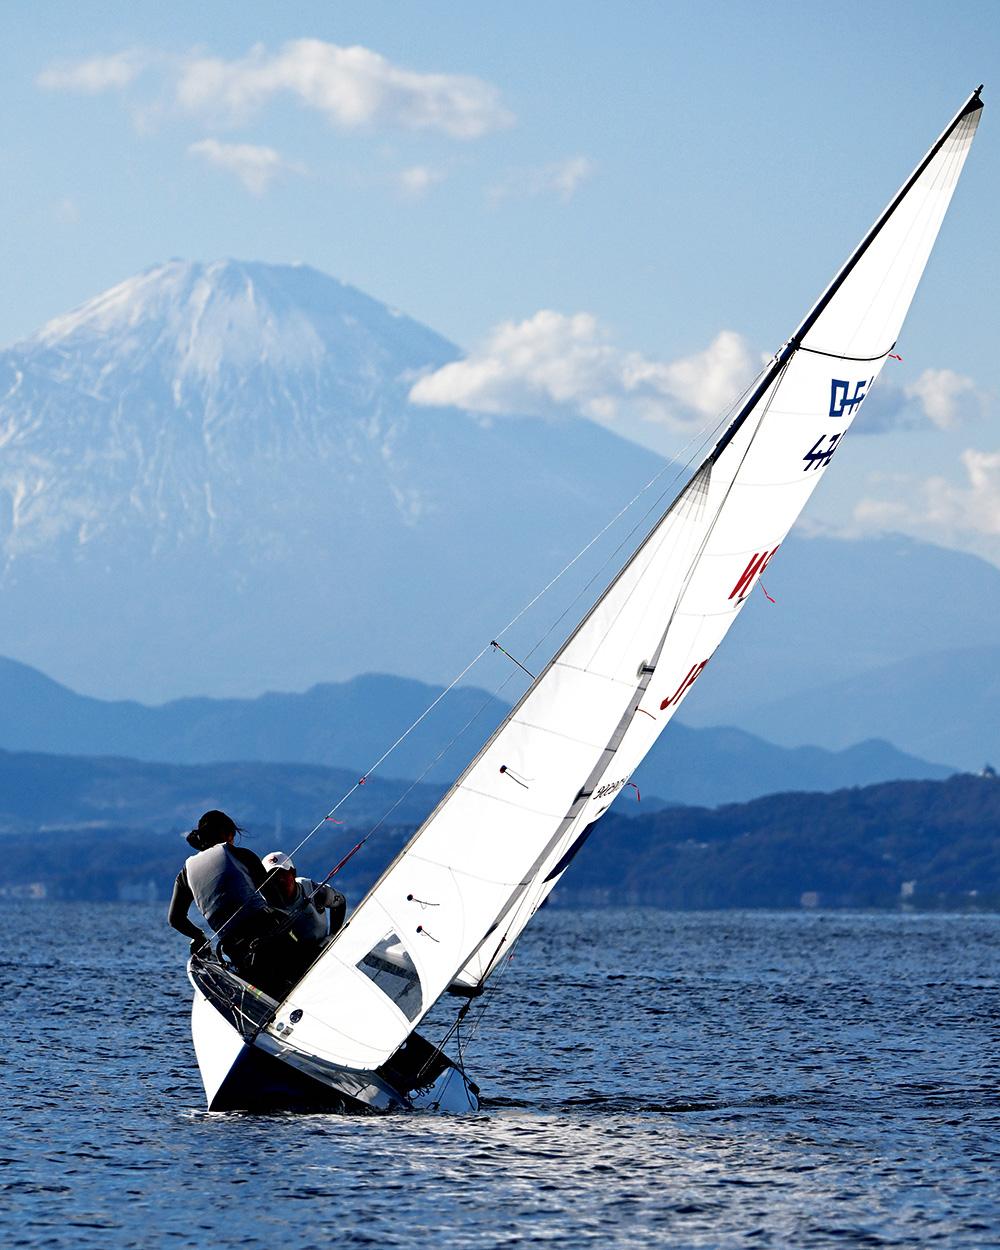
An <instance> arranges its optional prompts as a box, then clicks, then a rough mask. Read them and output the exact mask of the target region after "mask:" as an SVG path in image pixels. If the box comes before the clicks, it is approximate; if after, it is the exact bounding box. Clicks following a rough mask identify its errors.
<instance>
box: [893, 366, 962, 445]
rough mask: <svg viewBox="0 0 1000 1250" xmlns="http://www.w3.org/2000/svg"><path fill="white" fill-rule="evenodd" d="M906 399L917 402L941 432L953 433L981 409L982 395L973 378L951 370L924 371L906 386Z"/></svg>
mask: <svg viewBox="0 0 1000 1250" xmlns="http://www.w3.org/2000/svg"><path fill="white" fill-rule="evenodd" d="M904 393H905V394H906V396H907V398H909V399H913V400H916V401H917V402H918V403H919V404H920V406H921V408H922V409H923V412H924V415H925V416H926V418H927V420H928V421H930V422H931V423H932V424H933V425H936V426H937V427H938V429H941V430H950V429H953V428H954V427H955V426H956V425H958V424H960V422H961V421H962V420H964V419H965V418H967V417H968V416H970V415H972V413H971V411H970V409H971V408H973V407H974V406H975V407H978V400H979V397H980V392H979V390H978V389H977V387H976V384H975V382H973V380H972V378H969V377H965V376H964V375H963V374H961V373H954V372H953V371H952V370H951V369H925V370H924V371H923V373H922V374H921V375H920V377H919V378H917V380H916V381H915V382H913V383H912V384H911V385H910V386H907V387H904Z"/></svg>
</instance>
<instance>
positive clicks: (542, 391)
mask: <svg viewBox="0 0 1000 1250" xmlns="http://www.w3.org/2000/svg"><path fill="white" fill-rule="evenodd" d="M754 366H755V362H754V360H753V358H752V356H751V354H750V352H749V351H748V349H747V347H746V344H745V342H744V341H743V339H742V338H741V337H740V336H739V335H738V334H735V333H733V332H732V331H728V330H724V331H723V332H722V333H721V334H719V335H717V336H716V338H715V339H714V340H713V342H712V343H711V344H710V345H709V346H708V348H706V349H705V351H703V352H699V353H698V354H697V355H695V356H691V357H688V358H685V359H681V360H676V361H673V362H667V363H664V362H658V361H654V360H649V359H647V358H646V357H644V356H642V355H641V354H640V353H638V352H627V351H623V350H622V349H621V348H619V347H617V346H615V345H614V344H613V343H612V342H611V340H610V336H609V335H608V333H607V331H606V330H604V329H602V327H601V326H600V325H599V324H598V322H597V319H596V318H595V317H593V316H592V315H591V314H589V313H576V314H574V315H572V316H566V315H565V314H563V313H558V312H552V311H550V310H547V309H543V310H542V311H540V312H537V313H535V315H534V316H533V317H529V318H528V319H527V320H526V321H521V322H505V323H503V324H502V325H500V326H498V327H497V328H496V329H495V330H494V331H493V332H492V333H491V334H490V335H489V336H488V338H487V339H486V341H485V342H484V343H483V344H481V345H480V346H479V347H478V348H477V349H476V350H474V351H473V352H471V353H470V354H469V355H468V356H467V357H466V358H465V359H464V360H459V361H455V362H453V363H452V364H448V365H445V366H444V367H443V368H441V369H438V370H436V371H435V372H434V373H430V374H427V375H425V376H424V377H422V378H420V379H418V381H417V382H416V383H415V384H414V386H413V387H412V389H411V391H410V399H411V400H412V401H413V402H414V403H416V404H424V405H433V406H440V407H445V406H454V407H458V408H465V409H467V410H469V411H472V412H483V413H493V414H497V415H499V414H503V413H546V412H567V411H577V412H582V413H584V414H585V415H586V416H588V417H590V418H592V419H593V420H596V421H602V422H612V421H614V419H615V418H616V417H617V416H618V415H619V414H620V413H621V412H622V410H623V408H626V407H627V408H629V409H631V410H634V411H636V412H638V413H639V414H640V415H641V416H642V417H644V418H645V419H646V420H650V421H657V422H662V423H664V424H666V425H669V426H674V427H681V426H684V425H686V424H690V423H692V422H694V421H701V420H703V419H704V418H705V417H712V416H716V415H718V414H719V413H720V412H721V411H722V410H723V409H724V408H725V407H726V405H727V404H728V403H729V402H730V401H731V400H732V399H733V398H734V396H735V395H736V394H737V393H738V392H739V390H740V388H741V386H742V385H744V384H745V383H746V381H747V380H748V378H749V376H750V375H751V374H752V372H753V370H754Z"/></svg>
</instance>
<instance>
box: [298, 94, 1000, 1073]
mask: <svg viewBox="0 0 1000 1250" xmlns="http://www.w3.org/2000/svg"><path fill="white" fill-rule="evenodd" d="M980 108H981V104H980V103H979V99H978V93H974V94H973V96H970V98H969V100H968V101H966V104H965V105H964V106H963V108H962V109H961V110H959V112H958V114H956V117H955V118H954V119H953V121H952V122H951V123H950V124H949V126H948V127H946V129H945V131H944V132H943V133H942V135H941V136H940V137H939V139H938V140H937V141H936V143H935V144H934V145H932V147H931V149H930V150H929V151H928V153H927V155H926V156H925V157H924V159H923V160H922V161H921V162H920V164H919V165H918V166H917V168H916V170H915V171H914V173H913V174H911V175H910V177H909V178H908V179H907V181H906V182H905V183H904V184H903V187H902V188H901V189H900V191H899V192H898V193H897V195H896V196H895V197H894V198H893V200H892V201H891V202H890V204H889V206H888V207H887V208H886V209H885V210H884V211H883V213H882V214H881V216H880V217H879V218H878V219H877V220H876V222H875V225H874V226H873V227H872V229H871V230H870V231H869V232H868V234H867V235H866V236H865V238H864V239H863V240H862V241H861V243H860V244H859V245H858V247H857V248H856V249H855V250H854V252H853V253H852V254H851V256H850V257H849V258H848V260H847V261H846V262H845V264H844V265H843V266H842V267H841V269H840V270H839V271H838V273H837V274H836V275H835V277H834V279H833V281H832V282H831V283H830V284H829V285H828V286H827V287H826V288H825V290H824V292H823V293H822V295H821V296H820V298H819V299H818V300H817V301H816V303H815V304H814V305H813V306H812V308H811V309H810V310H809V312H808V313H807V315H806V317H805V319H804V320H803V321H802V323H801V324H800V326H799V328H798V330H797V331H796V332H795V334H794V335H793V336H792V338H791V339H789V340H788V341H787V342H786V343H785V345H784V346H783V347H782V349H781V350H780V351H779V352H778V353H777V355H776V356H775V357H774V360H773V361H772V363H771V365H770V366H769V367H768V368H767V369H766V370H765V371H764V373H763V375H762V377H761V378H760V379H759V381H758V382H757V384H756V385H755V386H753V388H752V389H751V391H750V393H749V394H748V395H747V397H746V399H745V401H744V403H743V404H742V405H741V406H740V408H739V410H738V412H737V414H736V416H735V418H734V419H733V421H731V422H730V424H729V426H728V427H727V428H726V430H725V431H724V433H723V434H722V436H721V437H720V439H719V440H718V442H717V443H716V444H715V446H714V448H713V449H712V450H711V451H710V452H709V454H708V456H707V457H706V459H705V460H704V462H703V463H702V464H701V465H700V466H699V467H698V469H697V470H696V471H695V472H694V474H693V475H692V477H691V478H690V480H689V481H688V482H687V484H686V485H685V486H684V487H683V488H682V489H681V490H680V491H679V493H678V494H677V496H676V497H675V498H674V499H673V501H672V502H671V503H670V505H669V506H668V507H667V508H666V510H665V511H664V512H663V513H662V515H661V516H660V517H659V518H658V519H657V520H656V521H655V523H654V524H653V525H652V526H651V527H650V529H649V532H648V533H647V534H646V536H645V538H644V539H643V540H642V541H641V542H640V543H639V544H638V546H637V547H636V549H635V551H634V552H633V553H632V555H631V556H630V557H629V558H628V560H627V561H626V562H625V564H624V565H623V567H622V568H621V569H620V570H619V571H618V573H617V574H616V575H615V576H614V577H613V578H612V580H611V581H610V583H609V584H608V586H607V587H606V589H605V590H604V591H603V593H602V594H601V595H600V597H599V598H598V599H597V601H596V602H595V603H594V605H593V606H592V607H591V608H590V610H589V611H588V612H587V613H586V614H585V616H584V617H583V619H582V620H581V621H580V622H579V624H578V625H577V627H576V628H575V629H574V630H573V632H572V633H571V634H570V636H569V637H568V638H567V640H566V641H565V642H564V643H563V645H562V646H561V647H560V649H559V650H558V652H557V654H556V655H555V656H554V657H553V659H552V660H551V661H550V662H549V663H548V664H547V665H546V666H545V668H544V669H543V671H542V672H541V673H540V674H539V676H538V677H537V678H536V679H535V680H534V681H533V682H532V684H531V685H530V686H529V688H528V689H527V690H526V692H525V694H524V695H523V696H522V698H521V699H520V700H519V701H518V703H517V704H516V706H515V707H514V708H513V709H512V710H511V712H510V714H509V715H508V716H507V718H506V719H505V721H504V722H503V724H502V725H501V726H500V727H499V728H498V729H497V730H496V731H495V733H494V734H493V735H492V736H491V738H490V739H489V741H488V742H487V743H486V745H485V746H484V747H483V748H482V750H481V751H480V752H479V753H478V754H477V755H476V757H475V759H474V760H473V761H472V763H471V764H470V765H469V766H468V767H467V768H466V769H465V771H464V772H463V773H462V775H461V776H460V777H459V779H458V780H457V782H456V783H455V785H454V786H453V787H452V788H451V790H449V792H448V793H447V794H446V795H445V797H444V798H443V799H442V800H441V802H440V803H439V804H438V806H437V807H436V808H435V810H434V811H433V812H432V813H431V815H430V817H429V818H428V819H427V820H426V821H425V822H424V824H423V825H422V826H421V828H420V829H419V830H418V831H417V833H416V834H415V835H414V837H413V838H412V839H411V841H410V843H409V844H408V846H407V847H406V848H404V850H403V851H402V852H401V853H400V855H398V856H397V857H396V859H395V860H394V861H393V863H392V864H390V866H389V867H388V869H387V870H386V872H385V873H384V874H383V875H382V877H381V878H380V879H379V881H378V882H377V883H376V884H375V886H374V887H373V888H372V890H371V891H370V892H369V894H368V895H367V896H366V898H365V899H364V900H363V901H362V903H361V904H360V905H359V907H358V908H357V909H356V911H355V912H354V914H353V916H352V918H351V921H350V923H349V924H348V925H347V926H346V927H345V928H344V929H343V930H342V931H341V933H340V934H339V935H338V936H337V938H336V939H335V940H334V942H333V943H332V944H331V945H330V947H329V948H328V950H327V951H326V952H325V953H324V955H323V956H322V957H321V958H320V959H319V960H318V961H317V962H316V964H314V965H313V967H312V968H311V969H310V971H309V972H308V973H307V975H306V976H305V977H304V978H303V980H302V981H301V982H300V983H299V985H297V986H296V987H295V988H294V989H293V990H292V992H291V994H290V995H289V997H288V999H287V1001H286V1002H285V1003H284V1004H282V1006H281V1008H280V1009H279V1016H280V1015H283V1014H287V1013H293V1014H294V1013H300V1016H298V1017H297V1021H298V1022H297V1023H296V1024H295V1030H294V1035H293V1038H292V1039H291V1041H290V1043H289V1044H291V1045H292V1046H300V1047H302V1048H303V1050H304V1051H310V1052H311V1053H316V1054H320V1055H322V1056H323V1057H324V1058H326V1059H329V1060H331V1061H332V1062H335V1063H339V1064H343V1065H345V1066H348V1067H371V1066H374V1064H373V1062H372V1058H373V1056H375V1057H376V1062H383V1061H384V1060H385V1059H387V1058H388V1057H389V1055H391V1054H392V1053H393V1051H395V1050H396V1048H397V1047H398V1046H399V1045H400V1044H401V1043H402V1042H403V1041H404V1040H405V1038H406V1037H407V1035H408V1034H409V1032H410V1031H411V1030H412V1029H413V1027H414V1025H415V1023H416V1022H417V1021H418V1020H419V1018H420V1016H421V1015H422V1014H423V1013H424V1012H426V1011H427V1010H429V1008H430V1007H431V1005H432V1004H433V1003H434V1001H435V1000H436V999H437V998H438V997H439V996H440V994H441V993H443V992H444V991H445V990H446V989H447V988H448V987H449V986H452V987H457V988H462V987H464V988H466V989H468V990H470V991H474V990H475V989H476V988H477V987H478V986H480V985H481V984H482V982H483V981H484V980H485V979H486V978H487V977H488V976H489V975H490V973H491V972H492V971H493V969H494V968H495V967H496V966H497V965H498V962H499V961H500V960H501V959H502V958H504V957H505V955H506V952H507V951H508V950H509V949H510V947H511V945H512V944H513V942H514V941H516V938H517V936H518V934H519V933H520V932H521V930H522V929H523V927H524V925H525V924H526V923H527V922H528V921H529V920H530V918H531V916H532V915H533V914H534V912H535V911H536V910H537V908H538V907H539V906H540V905H541V903H542V902H543V901H544V899H545V897H546V896H547V895H548V893H549V891H550V890H551V889H552V888H553V887H554V886H555V885H556V884H557V882H558V881H559V879H560V878H561V876H562V873H563V872H564V871H565V870H566V868H567V867H568V865H569V863H570V862H571V860H572V858H573V856H574V855H575V854H576V853H577V852H578V851H579V849H580V847H581V846H582V845H583V844H584V843H585V841H586V840H587V838H588V837H589V836H590V833H591V832H592V830H593V828H594V825H595V823H596V822H597V821H598V820H599V819H600V817H601V816H602V815H603V814H604V812H605V811H606V810H607V809H608V807H609V806H610V804H611V803H612V802H613V800H614V798H615V797H616V796H617V795H618V794H620V793H621V791H622V790H623V789H624V788H625V787H626V786H627V785H628V784H629V779H630V777H631V775H632V772H633V771H634V769H635V767H636V765H637V764H638V763H639V762H640V761H641V759H642V758H643V757H644V755H645V754H646V752H647V751H648V750H649V748H650V746H652V744H653V742H654V741H655V739H656V738H657V736H658V735H659V734H660V733H661V732H662V730H663V729H664V727H665V726H666V724H668V723H669V721H670V719H671V718H672V716H673V715H674V713H675V712H676V711H677V709H678V707H679V706H680V705H681V704H682V703H683V701H684V699H685V698H686V697H687V696H688V694H689V692H690V691H691V689H692V688H693V686H694V685H695V684H696V683H697V681H698V678H699V677H700V675H701V673H702V672H703V671H704V670H705V668H706V666H707V665H708V664H709V663H710V661H711V658H712V656H713V654H714V652H715V650H716V648H717V647H718V645H719V644H720V643H721V641H722V639H723V638H724V637H725V635H726V633H727V631H728V629H729V627H730V626H731V625H732V623H733V621H734V620H735V618H736V616H737V615H738V614H739V612H740V610H741V609H742V607H743V605H744V604H745V603H746V601H747V599H748V598H749V596H750V594H751V592H752V591H753V589H754V588H755V587H756V585H757V583H758V582H759V580H760V578H761V577H762V575H763V573H764V571H765V570H766V568H767V566H768V564H769V563H770V561H771V559H772V558H774V556H775V554H776V553H777V551H778V549H779V548H780V545H781V543H782V541H783V540H784V537H785V535H786V533H787V532H788V530H789V529H790V527H791V525H792V524H793V523H794V521H795V519H796V517H797V516H798V514H799V512H800V511H801V509H802V507H803V506H804V505H805V503H806V501H807V500H808V498H809V496H810V494H811V493H812V491H813V489H814V488H815V486H816V484H817V482H818V481H819V480H820V478H821V477H822V476H823V475H824V473H825V472H826V469H827V468H828V467H829V465H830V462H831V460H832V459H833V457H834V455H835V454H836V451H837V449H838V447H839V446H840V444H841V441H842V439H843V437H844V435H845V434H846V432H847V430H848V429H849V427H850V425H851V422H852V421H853V420H854V419H855V417H856V415H857V412H858V411H859V409H860V407H861V406H862V404H863V402H864V399H865V397H866V396H867V394H868V393H869V391H870V389H871V387H872V386H873V385H874V383H875V381H876V380H877V377H878V374H879V371H880V370H881V368H882V365H883V364H884V363H885V360H886V358H887V356H888V354H889V352H890V351H891V350H892V346H894V345H895V340H896V338H898V335H899V330H900V327H901V325H902V320H903V317H904V315H905V313H906V310H907V307H908V306H909V303H910V300H911V298H912V295H913V291H914V289H915V287H916V283H917V281H918V280H919V277H920V274H921V273H922V272H923V268H924V265H925V264H926V260H927V257H928V255H929V252H930V249H931V246H932V245H933V242H934V239H935V237H936V235H937V232H938V229H939V227H940V224H941V220H942V218H943V216H944V213H945V211H946V209H947V207H948V202H949V201H950V198H951V194H952V191H953V189H954V186H955V182H956V180H957V177H958V174H959V172H960V170H961V166H962V164H963V162H964V160H965V156H966V154H967V152H968V148H969V144H970V143H971V140H972V135H973V133H974V131H975V126H976V123H977V122H978V118H979V110H980ZM887 343H889V344H891V345H892V346H890V347H888V348H887V347H886V344H887ZM417 904H419V906H417ZM428 909H433V910H432V911H429V910H428ZM428 916H432V919H430V918H428ZM387 943H390V944H391V949H393V950H395V949H397V946H398V948H399V949H400V950H402V951H403V952H404V954H405V957H406V960H407V961H408V964H409V965H411V966H412V975H411V976H410V979H409V981H408V982H407V985H406V997H405V1000H404V999H403V998H402V997H400V1000H399V1002H396V1001H393V1000H392V998H391V996H388V995H387V991H386V989H385V985H382V986H380V984H378V983H377V979H375V980H373V979H372V976H371V975H369V974H370V972H371V969H372V968H378V967H379V966H380V961H381V960H382V959H383V956H382V954H381V953H380V952H383V951H384V950H386V949H389V948H390V947H387ZM366 969H367V970H368V972H367V974H366ZM396 980H398V978H397V979H396ZM390 983H393V979H392V978H388V979H387V980H386V984H390ZM400 993H402V991H401V992H400ZM418 1002H419V1008H418V1007H417V1003H418ZM335 1022H336V1027H335ZM346 1022H349V1023H346ZM284 1036H285V1038H286V1039H287V1038H288V1034H287V1032H286V1033H285V1034H284Z"/></svg>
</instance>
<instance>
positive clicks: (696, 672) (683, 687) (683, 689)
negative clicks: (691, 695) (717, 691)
mask: <svg viewBox="0 0 1000 1250" xmlns="http://www.w3.org/2000/svg"><path fill="white" fill-rule="evenodd" d="M707 663H708V660H702V661H701V663H700V664H693V665H692V666H691V668H690V669H689V670H688V675H687V676H686V677H685V678H684V680H683V681H682V682H681V684H680V685H679V686H678V687H677V689H676V690H675V691H674V693H673V694H672V695H671V696H670V698H669V699H664V700H663V702H662V703H661V704H660V711H661V712H662V711H663V709H664V708H668V707H670V705H671V704H672V703H676V702H677V701H678V699H680V698H681V696H682V695H684V694H686V693H687V691H688V690H690V689H691V687H692V686H693V685H694V683H695V682H696V681H697V680H698V678H699V677H700V676H701V671H702V669H703V668H704V667H705V665H706V664H707Z"/></svg>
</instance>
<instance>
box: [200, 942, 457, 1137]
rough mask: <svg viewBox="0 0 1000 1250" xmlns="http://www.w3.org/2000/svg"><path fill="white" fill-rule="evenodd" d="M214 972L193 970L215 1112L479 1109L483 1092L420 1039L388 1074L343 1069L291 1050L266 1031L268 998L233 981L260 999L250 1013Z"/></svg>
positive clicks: (203, 1063)
mask: <svg viewBox="0 0 1000 1250" xmlns="http://www.w3.org/2000/svg"><path fill="white" fill-rule="evenodd" d="M206 971H207V966H206V965H204V964H198V965H195V964H193V963H192V964H190V965H189V967H188V975H189V977H190V980H191V983H192V985H193V987H194V1001H193V1003H192V1007H191V1034H192V1039H193V1041H194V1049H195V1055H196V1056H197V1059H198V1067H199V1070H200V1072H201V1078H202V1083H203V1085H204V1087H205V1097H206V1099H207V1101H208V1109H209V1111H249V1112H267V1111H335V1112H353V1113H358V1112H371V1111H411V1110H432V1111H443V1112H449V1113H463V1112H469V1111H478V1110H479V1099H478V1090H477V1088H476V1087H475V1086H474V1085H473V1084H472V1083H471V1082H470V1081H468V1080H467V1079H466V1077H465V1076H464V1074H463V1073H462V1072H461V1071H460V1070H459V1069H458V1068H457V1067H456V1066H455V1065H454V1064H453V1063H452V1062H451V1060H450V1059H448V1057H447V1056H446V1055H444V1054H443V1053H442V1052H440V1051H438V1050H437V1049H436V1048H435V1047H432V1046H431V1045H430V1044H429V1043H428V1042H426V1041H424V1039H422V1038H420V1037H419V1036H418V1035H413V1037H411V1039H409V1041H408V1043H407V1045H406V1046H404V1047H402V1048H401V1052H400V1055H399V1056H394V1057H393V1060H392V1061H390V1064H389V1065H386V1071H385V1072H382V1071H379V1072H357V1071H352V1070H350V1069H346V1068H337V1067H336V1066H335V1065H332V1064H328V1063H323V1062H321V1061H318V1060H311V1059H310V1058H309V1057H308V1056H304V1055H301V1054H298V1053H296V1052H294V1051H292V1050H290V1049H289V1048H288V1047H286V1046H283V1045H282V1043H281V1041H280V1039H278V1038H275V1037H273V1036H271V1035H270V1034H269V1033H267V1032H266V1031H265V1030H264V1029H263V1028H261V1027H260V1024H261V1022H262V1021H263V1020H264V1019H265V1018H266V1017H267V1016H268V1015H269V1014H270V1012H269V1007H271V1006H272V1001H271V1000H269V999H267V997H266V996H265V995H263V994H261V993H260V991H256V990H254V989H253V987H250V986H245V983H242V982H239V981H238V978H235V977H232V976H231V974H226V981H227V982H228V983H230V984H233V983H235V984H236V985H238V986H245V990H244V994H245V995H252V998H251V999H250V1006H249V1008H248V1009H243V1008H235V1009H234V1004H233V1002H232V1000H229V999H220V998H219V997H218V996H217V994H216V993H215V992H213V981H214V980H215V979H217V977H218V973H217V972H215V975H214V977H206V976H205V973H206ZM206 991H207V992H206ZM273 1005H274V1006H276V1005H277V1004H273ZM254 1009H255V1014H256V1019H255V1018H254V1014H251V1013H252V1012H254ZM407 1052H409V1053H407ZM425 1057H426V1058H425ZM430 1061H433V1062H430ZM418 1064H419V1067H418V1066H417V1065H418ZM424 1072H426V1078H425V1083H423V1084H420V1085H416V1084H415V1083H414V1082H413V1078H414V1077H415V1078H416V1079H419V1078H420V1076H421V1074H422V1073H424ZM408 1074H409V1075H408ZM411 1085H413V1087H409V1086H411Z"/></svg>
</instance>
